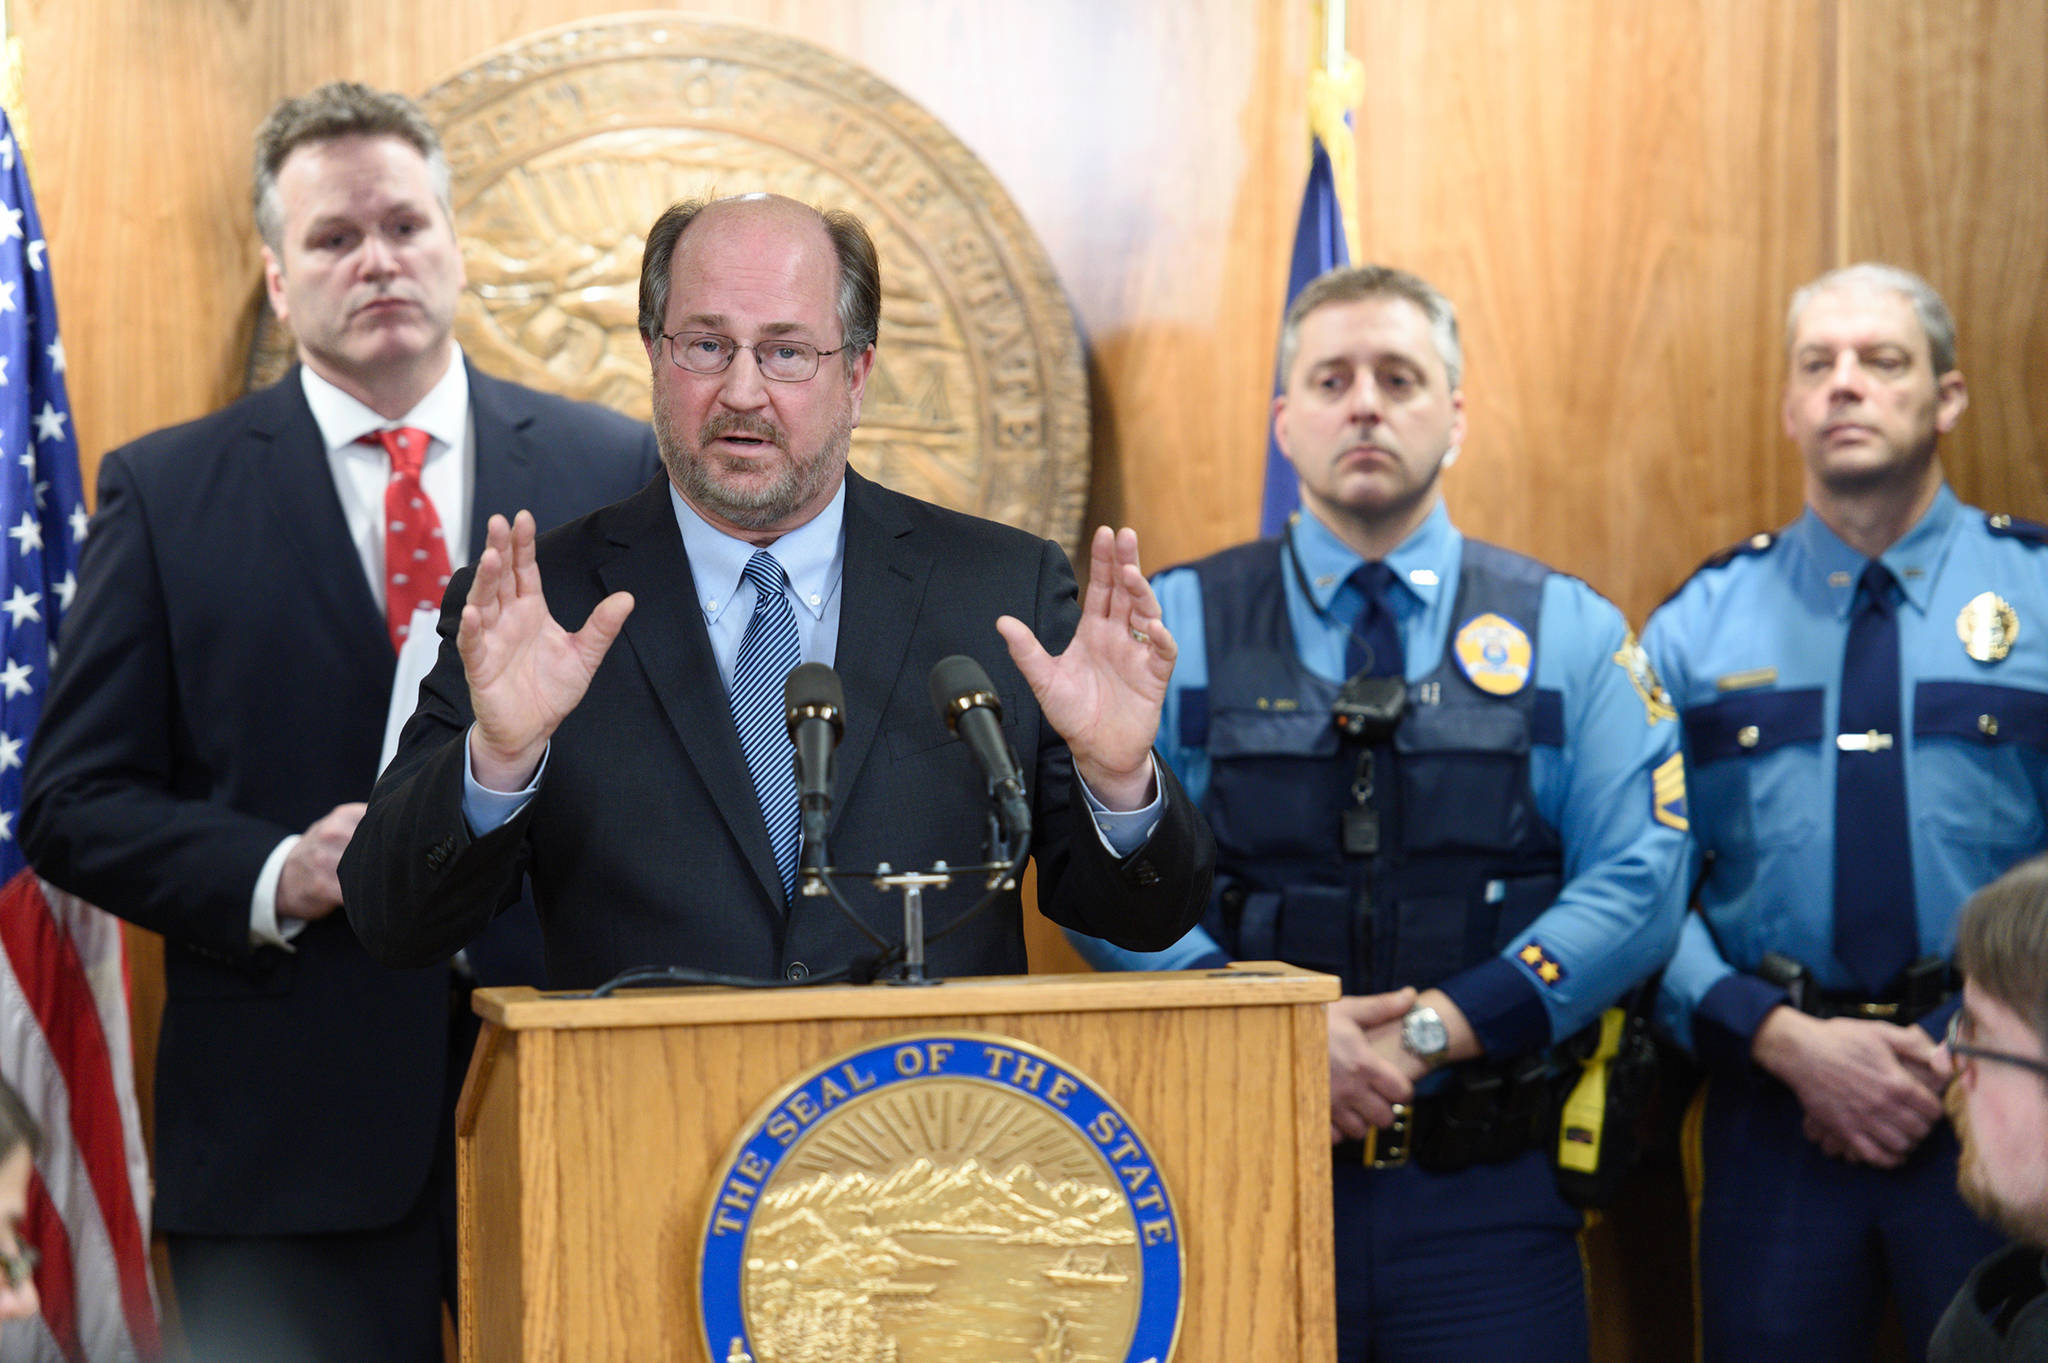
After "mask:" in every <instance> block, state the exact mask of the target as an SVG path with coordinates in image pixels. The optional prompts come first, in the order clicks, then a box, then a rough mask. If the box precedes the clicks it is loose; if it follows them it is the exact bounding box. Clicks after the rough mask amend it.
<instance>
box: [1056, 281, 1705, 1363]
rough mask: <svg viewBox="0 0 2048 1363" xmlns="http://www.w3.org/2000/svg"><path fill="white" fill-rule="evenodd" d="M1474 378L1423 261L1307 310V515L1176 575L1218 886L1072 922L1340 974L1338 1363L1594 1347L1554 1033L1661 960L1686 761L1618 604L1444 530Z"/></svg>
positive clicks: (1176, 687) (1303, 358)
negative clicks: (1125, 921) (1123, 920)
mask: <svg viewBox="0 0 2048 1363" xmlns="http://www.w3.org/2000/svg"><path fill="white" fill-rule="evenodd" d="M1461 367H1462V366H1461V355H1460V352H1459V344H1458V330H1457V322H1456V319H1455V317H1454V315H1453V313H1452V310H1451V305H1450V303H1449V302H1448V301H1446V300H1445V299H1444V297H1443V296H1442V295H1441V294H1440V293H1438V292H1437V291H1436V290H1435V289H1434V288H1432V287H1431V286H1430V285H1429V284H1427V283H1425V282H1424V281H1423V280H1421V279H1419V278H1417V277H1416V276H1414V275H1412V274H1408V273H1406V272H1404V271H1401V270H1395V269H1389V268H1386V267H1384V266H1365V267H1360V268H1356V269H1348V268H1347V269H1338V270H1334V271H1332V272H1330V273H1328V274H1325V275H1323V276H1322V277H1321V278H1320V279H1317V280H1315V281H1314V282H1313V283H1311V284H1310V285H1309V286H1308V287H1307V288H1305V289H1303V290H1302V292H1301V293H1300V295H1299V296H1298V297H1297V298H1296V300H1295V302H1294V304H1293V306H1292V307H1291V308H1289V310H1288V313H1287V318H1286V321H1285V323H1284V324H1283V327H1282V332H1281V342H1280V369H1281V374H1282V376H1283V379H1284V384H1285V386H1284V387H1283V389H1282V391H1281V393H1280V395H1279V396H1278V397H1276V398H1275V399H1274V401H1273V431H1274V435H1275V437H1276V439H1277V441H1278V443H1279V445H1280V448H1281V449H1282V451H1284V452H1285V454H1286V455H1287V458H1288V459H1289V460H1291V461H1292V462H1293V464H1294V469H1295V472H1296V474H1297V475H1298V477H1299V479H1300V485H1301V499H1302V510H1301V512H1300V513H1299V514H1297V515H1296V516H1295V517H1294V519H1293V520H1292V522H1291V523H1290V524H1289V525H1288V527H1287V530H1286V533H1285V534H1284V535H1282V536H1281V537H1280V538H1279V539H1278V540H1264V541H1259V542H1255V543H1252V544H1246V545H1240V546H1238V547H1236V548H1233V549H1226V550H1224V551H1223V552H1222V553H1220V554H1217V555H1215V556H1213V557H1210V558H1207V559H1204V560H1202V561H1201V562H1199V563H1196V564H1194V565H1192V566H1191V567H1186V568H1176V569H1173V570H1170V571H1168V572H1166V573H1163V574H1161V575H1160V577H1159V580H1158V582H1157V583H1156V590H1157V593H1158V596H1159V599H1160V603H1161V614H1162V616H1163V618H1164V619H1165V621H1166V623H1167V626H1168V628H1169V629H1170V630H1171V631H1172V633H1173V634H1174V636H1175V637H1176V638H1178V639H1179V640H1180V641H1181V659H1180V663H1179V665H1178V667H1177V668H1176V669H1175V671H1174V675H1173V681H1172V685H1171V688H1170V690H1169V694H1168V697H1167V703H1166V709H1165V713H1164V716H1163V722H1162V724H1161V726H1160V730H1159V735H1158V738H1157V746H1158V748H1159V750H1160V752H1162V753H1163V754H1164V755H1165V756H1166V759H1167V762H1168V764H1169V765H1170V766H1171V767H1172V768H1173V769H1174V770H1175V771H1176V772H1178V773H1179V774H1180V776H1181V779H1182V781H1183V783H1184V784H1185V785H1186V786H1187V788H1188V791H1189V793H1190V794H1191V795H1194V796H1195V797H1196V798H1197V799H1199V800H1200V801H1201V802H1202V807H1203V810H1204V812H1205V813H1206V814H1207V815H1208V817H1209V822H1210V825H1211V827H1212V828H1213V829H1214V831H1215V834H1216V841H1217V874H1216V890H1215V893H1214V894H1213V895H1212V896H1211V898H1210V903H1209V907H1208V913H1207V914H1206V916H1205V917H1204V919H1203V922H1202V925H1201V926H1200V927H1199V928H1197V929H1196V930H1194V931H1193V932H1191V933H1189V934H1188V935H1187V936H1186V937H1184V938H1183V939H1182V940H1181V941H1180V942H1179V943H1178V944H1176V945H1175V946H1173V947H1171V948H1169V949H1168V950H1166V951H1163V952H1157V953H1152V954H1149V955H1137V954H1133V953H1129V952H1121V951H1117V950H1114V949H1112V948H1110V947H1109V946H1108V945H1107V944H1105V943H1102V942H1098V941H1093V940H1090V939H1087V938H1083V937H1080V936H1074V937H1073V940H1074V942H1075V945H1076V946H1077V947H1079V948H1080V949H1081V951H1082V952H1083V954H1084V955H1086V956H1088V957H1089V958H1090V959H1091V960H1093V961H1094V962H1095V963H1096V964H1097V965H1101V966H1105V967H1110V968H1125V969H1129V968H1142V969H1166V970H1173V969H1191V968H1200V967H1203V966H1208V965H1214V964H1218V963H1221V962H1224V961H1227V960H1230V959H1247V960H1262V959H1277V960H1284V961H1289V962H1292V963H1293V964H1296V965H1302V966H1307V967H1310V968H1312V969H1317V970H1326V971H1329V972H1330V973H1331V974H1334V975H1338V976H1341V977H1342V979H1343V981H1344V997H1343V998H1342V999H1340V1000H1339V1001H1338V1002H1337V1003H1335V1004H1333V1005H1331V1007H1330V1010H1329V1047H1330V1081H1331V1086H1330V1097H1331V1127H1332V1129H1331V1133H1330V1135H1331V1139H1332V1141H1333V1142H1336V1159H1335V1169H1334V1175H1335V1202H1336V1218H1335V1232H1336V1234H1335V1242H1336V1257H1337V1333H1338V1357H1339V1359H1341V1360H1343V1363H1364V1360H1366V1359H1375V1360H1379V1363H1401V1360H1418V1363H1419V1361H1420V1360H1429V1361H1430V1363H1446V1361H1450V1363H1455V1361H1456V1360H1482V1359H1484V1360H1492V1359H1498V1358H1503V1357H1510V1356H1512V1357H1516V1358H1520V1359H1525V1360H1536V1359H1541V1360H1559V1361H1560V1363H1568V1361H1570V1360H1579V1361H1581V1363H1582V1361H1583V1360H1584V1359H1585V1358H1586V1356H1587V1353H1588V1349H1589V1345H1588V1339H1587V1320H1586V1299H1585V1285H1584V1281H1583V1270H1582V1265H1581V1260H1580V1256H1579V1251H1578V1245H1577V1242H1576V1237H1577V1232H1578V1230H1579V1229H1580V1225H1581V1214H1580V1212H1579V1210H1578V1209H1577V1208H1576V1207H1575V1206H1574V1205H1572V1204H1571V1203H1570V1202H1568V1201H1567V1199H1566V1198H1565V1197H1564V1196H1563V1195H1562V1194H1561V1191H1560V1186H1559V1182H1558V1179H1557V1177H1556V1174H1555V1170H1554V1169H1553V1162H1554V1161H1556V1160H1557V1159H1559V1139H1558V1132H1559V1126H1558V1120H1557V1119H1558V1109H1557V1107H1556V1106H1555V1104H1554V1101H1553V1100H1554V1098H1555V1096H1556V1095H1557V1094H1558V1093H1559V1091H1560V1090H1561V1088H1562V1087H1563V1084H1562V1082H1561V1081H1562V1080H1564V1079H1565V1078H1566V1077H1568V1076H1569V1075H1570V1074H1572V1073H1574V1072H1575V1069H1576V1067H1575V1066H1574V1065H1573V1064H1572V1063H1571V1060H1570V1059H1569V1058H1568V1057H1567V1056H1566V1055H1565V1054H1564V1052H1563V1045H1562V1044H1563V1043H1565V1042H1566V1041H1567V1040H1568V1039H1570V1038H1573V1037H1574V1036H1575V1035H1577V1034H1580V1033H1582V1032H1583V1031H1585V1030H1586V1029H1587V1028H1588V1027H1589V1025H1590V1024H1592V1023H1594V1022H1595V1021H1596V1020H1597V1019H1598V1018H1599V1017H1600V1015H1601V1013H1602V1011H1603V1010H1605V1009H1606V1008H1607V1007H1608V1006H1609V1005H1610V1004H1612V1003H1614V1002H1615V1000H1616V999H1617V998H1618V997H1619V996H1620V995H1621V994H1622V993H1623V992H1624V991H1626V990H1628V989H1629V988H1630V987H1631V986H1632V985H1635V984H1636V983H1637V982H1638V981H1640V980H1642V979H1643V978H1644V977H1645V976H1647V975H1648V974H1649V973H1650V972H1651V971H1653V970H1655V969H1656V967H1657V966H1658V965H1659V964H1660V963H1661V962H1662V961H1663V959H1664V957H1665V954H1666V953H1667V952H1668V951H1669V950H1670V948H1671V943H1672V941H1673V938H1674V935H1675V933H1676V932H1677V927H1678V915H1679V912H1680V910H1681V908H1682V899H1683V893H1682V886H1681V884H1680V881H1679V865H1680V862H1681V861H1682V859H1683V853H1684V842H1685V839H1684V829H1685V776H1684V768H1683V763H1682V759H1681V758H1680V757H1679V754H1678V737H1677V732H1676V726H1675V725H1673V724H1671V723H1669V722H1667V721H1668V720H1669V718H1670V715H1669V711H1668V710H1667V709H1666V708H1665V707H1664V705H1663V702H1662V696H1661V692H1660V690H1659V688H1658V687H1657V684H1656V679H1655V678H1654V677H1653V676H1651V675H1650V674H1649V672H1648V670H1647V668H1646V667H1645V666H1644V664H1643V662H1642V656H1641V651H1640V650H1639V649H1638V648H1637V647H1636V644H1635V640H1634V638H1633V636H1632V635H1631V634H1630V633H1629V631H1628V629H1627V627H1626V625H1625V623H1624V621H1623V620H1622V617H1621V613H1620V612H1619V611H1617V610H1616V609H1615V608H1614V607H1613V606H1612V605H1610V604H1608V602H1606V601H1605V600H1603V599H1602V598H1601V597H1600V596H1598V595H1597V594H1596V593H1595V592H1594V591H1593V590H1592V589H1591V588H1590V587H1588V586H1586V585H1585V584H1584V583H1583V582H1580V581H1578V580H1577V579H1576V578H1572V577H1568V576H1566V575H1564V574H1562V573H1557V572H1553V571H1551V570H1550V569H1548V568H1546V567H1544V566H1543V565H1542V564H1540V563H1536V562H1534V561H1532V560H1530V559H1527V558H1524V557H1522V556H1521V555H1519V554H1514V553H1510V552H1509V551H1507V550H1505V549H1500V548H1496V547H1494V546H1492V545H1488V544H1482V543H1480V542H1479V541H1477V540H1469V539H1466V538H1465V537H1464V536H1463V535H1461V534H1460V533H1459V532H1458V530H1457V529H1456V528H1455V527H1453V525H1452V524H1451V520H1450V516H1449V513H1448V512H1446V511H1445V509H1444V505H1443V496H1442V487H1441V484H1442V475H1443V470H1444V469H1445V467H1447V466H1448V465H1449V464H1450V462H1451V460H1452V458H1453V457H1454V456H1455V454H1456V453H1457V448H1458V444H1459V441H1460V440H1461V439H1462V438H1463V436H1464V432H1465V402H1464V392H1463V389H1462V388H1461V386H1460V382H1461V377H1460V371H1461ZM1418 991H1419V992H1418ZM1588 1134H1589V1135H1590V1133H1588ZM1598 1145H1599V1141H1598V1138H1597V1137H1593V1138H1591V1140H1590V1141H1589V1142H1587V1143H1585V1144H1582V1145H1581V1147H1580V1148H1582V1149H1583V1148H1589V1147H1590V1148H1597V1147H1598Z"/></svg>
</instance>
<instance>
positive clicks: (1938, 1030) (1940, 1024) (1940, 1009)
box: [1919, 994, 1963, 1046]
mask: <svg viewBox="0 0 2048 1363" xmlns="http://www.w3.org/2000/svg"><path fill="white" fill-rule="evenodd" d="M1962 1006H1963V996H1962V995H1961V994H1952V995H1950V996H1949V998H1948V1000H1947V1001H1946V1002H1945V1003H1938V1004H1936V1005H1935V1006H1934V1007H1933V1008H1931V1009H1929V1010H1928V1011H1927V1012H1925V1013H1922V1014H1921V1015H1920V1018H1919V1025H1920V1028H1921V1029H1922V1030H1923V1031H1925V1032H1926V1033H1927V1035H1928V1036H1930V1037H1932V1038H1933V1039H1934V1044H1935V1045H1937V1046H1939V1045H1940V1044H1941V1043H1942V1042H1944V1041H1946V1040H1947V1039H1948V1020H1949V1019H1950V1018H1952V1017H1954V1016H1955V1015H1956V1009H1958V1008H1960V1007H1962Z"/></svg>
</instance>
